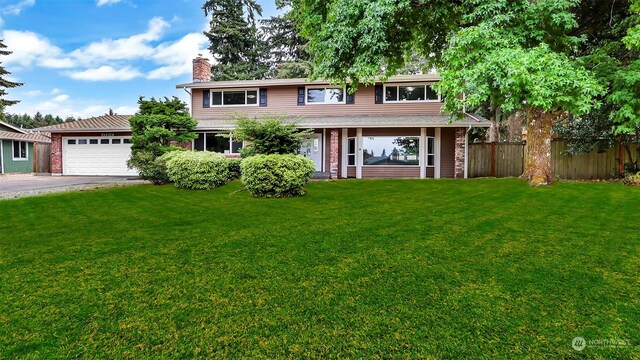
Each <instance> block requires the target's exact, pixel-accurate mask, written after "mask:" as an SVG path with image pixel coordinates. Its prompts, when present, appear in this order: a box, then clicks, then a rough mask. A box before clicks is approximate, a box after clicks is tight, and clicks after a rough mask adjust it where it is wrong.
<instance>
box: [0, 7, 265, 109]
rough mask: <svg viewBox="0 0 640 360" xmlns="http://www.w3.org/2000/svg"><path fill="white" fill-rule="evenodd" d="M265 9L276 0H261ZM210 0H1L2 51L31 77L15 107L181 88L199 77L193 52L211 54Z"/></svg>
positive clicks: (132, 102) (111, 99)
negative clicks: (193, 69) (208, 33)
mask: <svg viewBox="0 0 640 360" xmlns="http://www.w3.org/2000/svg"><path fill="white" fill-rule="evenodd" d="M259 2H260V3H261V5H262V7H263V16H265V17H268V16H271V15H273V14H275V13H276V9H275V5H274V0H262V1H259ZM203 3H204V0H0V38H2V39H4V43H5V45H7V46H8V47H9V49H8V50H10V51H13V54H11V55H9V56H6V57H2V58H0V61H2V63H3V66H5V67H6V69H7V70H9V71H10V72H11V73H12V74H11V75H9V76H8V77H7V78H8V79H10V80H13V81H18V82H22V83H24V84H25V85H24V86H22V87H19V88H15V89H10V90H9V96H7V97H6V98H7V99H11V100H14V99H15V100H21V102H20V103H19V104H17V105H14V106H11V107H9V108H7V110H6V111H7V112H10V113H25V112H26V113H29V114H35V113H36V112H37V111H40V112H42V113H43V114H46V113H51V114H54V115H60V116H62V117H66V116H70V115H71V116H75V117H89V116H95V115H102V114H104V113H105V112H107V111H108V109H109V108H112V109H113V110H114V111H116V112H117V113H118V114H132V113H133V112H135V111H136V109H137V106H136V101H137V100H138V97H139V96H145V97H151V96H155V97H160V96H173V95H176V96H178V97H180V98H182V99H184V100H185V101H186V100H187V99H188V97H187V96H186V94H185V93H184V91H183V90H177V89H175V85H176V84H179V83H185V82H190V81H191V60H192V59H193V58H194V57H195V56H196V55H197V54H198V53H199V52H200V53H203V54H204V55H206V56H209V57H210V54H209V52H208V50H206V49H207V47H208V46H209V44H208V41H207V39H206V37H205V36H204V35H203V34H202V31H203V30H205V29H206V28H207V25H208V20H207V19H206V18H205V17H204V13H203V12H202V9H201V7H202V4H203Z"/></svg>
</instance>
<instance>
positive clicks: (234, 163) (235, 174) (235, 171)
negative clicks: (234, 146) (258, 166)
mask: <svg viewBox="0 0 640 360" xmlns="http://www.w3.org/2000/svg"><path fill="white" fill-rule="evenodd" d="M241 162H242V159H240V158H227V168H228V169H229V181H231V180H238V179H240V175H241V174H242V172H241V170H240V163H241Z"/></svg>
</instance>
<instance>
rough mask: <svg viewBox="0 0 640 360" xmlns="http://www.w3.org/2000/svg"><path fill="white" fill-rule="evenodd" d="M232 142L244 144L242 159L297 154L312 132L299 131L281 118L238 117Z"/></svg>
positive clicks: (267, 116) (268, 116)
mask: <svg viewBox="0 0 640 360" xmlns="http://www.w3.org/2000/svg"><path fill="white" fill-rule="evenodd" d="M236 126H237V127H236V130H234V131H233V133H232V137H233V139H234V141H242V142H244V144H245V145H244V147H243V148H242V149H240V154H241V155H242V157H250V156H253V155H259V154H262V155H269V154H297V153H298V152H299V151H300V147H301V146H302V144H303V143H304V142H305V141H306V138H305V137H306V136H308V135H311V134H313V131H312V130H300V129H299V128H298V127H297V126H296V124H295V123H286V122H285V118H284V117H283V116H271V115H265V116H264V117H263V118H261V119H252V118H248V117H246V116H243V115H240V116H238V117H237V118H236Z"/></svg>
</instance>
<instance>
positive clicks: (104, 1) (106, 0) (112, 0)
mask: <svg viewBox="0 0 640 360" xmlns="http://www.w3.org/2000/svg"><path fill="white" fill-rule="evenodd" d="M120 1H122V0H98V1H96V3H97V5H98V7H100V6H104V5H113V4H117V3H119V2H120Z"/></svg>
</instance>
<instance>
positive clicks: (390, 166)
mask: <svg viewBox="0 0 640 360" xmlns="http://www.w3.org/2000/svg"><path fill="white" fill-rule="evenodd" d="M369 136H370V137H410V138H416V139H418V141H419V142H422V140H421V137H420V135H367V136H366V137H369ZM364 137H365V136H363V144H362V147H363V148H364ZM420 146H421V145H420V143H418V149H420ZM418 151H420V150H418ZM360 153H361V154H362V158H363V161H362V166H363V167H372V168H375V167H381V168H397V167H410V168H417V167H420V161H421V160H420V157H421V156H420V153H418V164H416V165H367V164H365V163H364V150H363V149H360Z"/></svg>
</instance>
